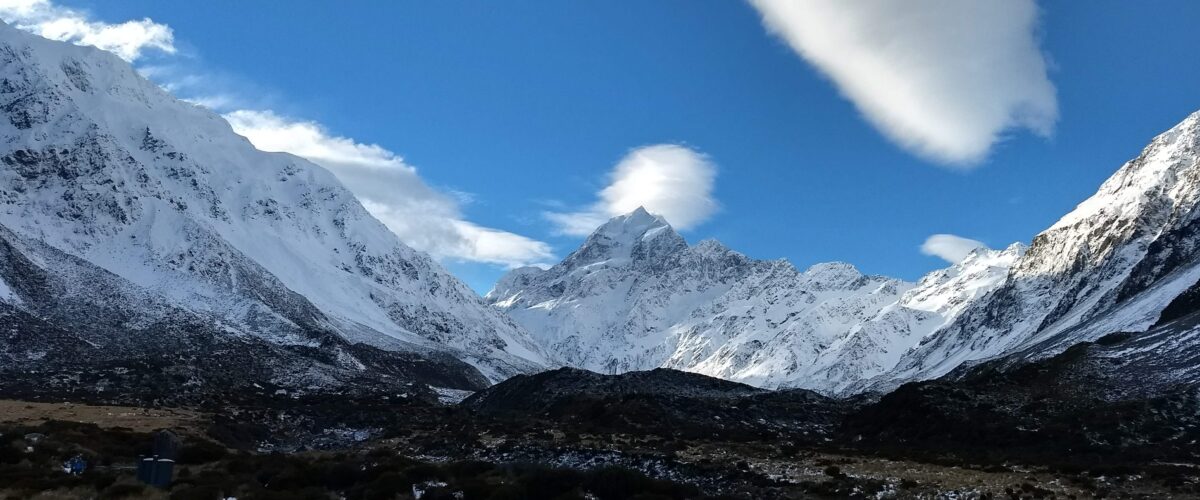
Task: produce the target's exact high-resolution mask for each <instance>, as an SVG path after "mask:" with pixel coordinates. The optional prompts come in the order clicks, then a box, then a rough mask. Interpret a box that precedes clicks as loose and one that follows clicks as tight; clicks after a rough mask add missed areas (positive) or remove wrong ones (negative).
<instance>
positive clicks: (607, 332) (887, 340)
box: [486, 113, 1200, 395]
mask: <svg viewBox="0 0 1200 500" xmlns="http://www.w3.org/2000/svg"><path fill="white" fill-rule="evenodd" d="M1198 150H1200V113H1198V114H1193V115H1191V116H1190V117H1188V118H1187V119H1186V120H1184V121H1183V122H1182V123H1180V124H1179V125H1177V126H1175V127H1174V128H1172V129H1171V130H1169V131H1167V132H1166V133H1164V134H1162V135H1160V136H1159V137H1157V138H1156V139H1154V141H1153V142H1152V143H1151V144H1150V146H1148V147H1147V148H1146V150H1145V151H1143V152H1142V154H1141V155H1139V156H1138V157H1137V158H1135V159H1134V160H1132V161H1130V162H1129V163H1127V164H1126V165H1125V166H1123V167H1121V169H1120V170H1119V171H1118V172H1117V173H1116V174H1115V175H1114V176H1113V177H1112V178H1110V179H1109V180H1108V181H1107V182H1105V183H1104V185H1103V186H1101V188H1100V191H1099V192H1098V193H1097V194H1096V195H1094V196H1093V197H1091V198H1089V199H1088V200H1086V201H1084V202H1083V203H1082V204H1080V205H1079V207H1078V208H1077V209H1076V210H1075V211H1073V212H1071V213H1070V214H1068V215H1066V216H1065V217H1063V218H1062V220H1060V221H1059V222H1058V223H1056V224H1055V225H1054V226H1053V227H1051V228H1050V229H1048V230H1046V231H1044V232H1042V233H1041V234H1039V235H1038V236H1037V237H1036V238H1034V240H1033V243H1032V244H1031V245H1030V246H1029V247H1028V248H1027V247H1025V246H1023V245H1021V244H1014V245H1012V246H1010V247H1008V248H1007V249H1005V250H1003V251H995V250H988V249H980V250H976V251H974V252H972V253H971V254H970V255H968V256H967V257H966V258H965V259H963V260H962V261H961V262H959V263H957V264H955V265H953V266H950V267H948V268H946V269H941V270H938V271H934V272H932V273H930V274H928V275H926V276H925V277H923V278H922V279H921V280H920V281H919V282H917V283H915V284H913V283H907V282H904V281H901V280H897V279H892V278H887V277H882V276H865V275H863V274H862V273H860V272H858V271H857V270H856V269H855V268H854V267H853V266H851V265H849V264H845V263H828V264H818V265H815V266H812V267H810V268H809V269H807V270H805V271H800V270H798V269H796V268H795V267H793V266H792V265H791V264H789V263H788V262H785V261H759V260H754V259H750V258H747V257H746V256H744V255H742V254H739V253H737V252H734V251H732V250H730V249H728V248H726V247H725V246H723V245H721V244H720V243H719V242H716V241H712V240H708V241H702V242H700V243H698V244H696V245H694V246H689V245H688V244H687V243H686V242H685V241H684V239H683V238H682V237H681V236H680V235H679V234H678V233H676V232H675V231H674V230H673V229H672V228H671V226H670V225H669V224H668V223H667V221H666V220H664V219H662V218H661V217H657V216H654V215H651V214H649V213H648V212H646V211H645V210H642V209H639V210H637V211H634V212H633V213H630V214H627V215H623V216H619V217H616V218H614V219H612V220H611V221H609V222H608V223H606V224H604V225H603V226H601V227H600V228H599V229H597V230H596V232H595V233H593V234H592V235H591V236H590V237H588V239H587V241H585V242H584V243H583V245H582V246H580V247H579V249H578V250H576V251H575V252H573V253H572V254H570V255H569V256H568V257H567V258H566V259H564V260H563V261H562V262H561V263H559V264H557V265H555V266H553V267H551V268H549V269H546V270H542V269H537V268H522V269H516V270H514V271H512V272H510V273H509V274H508V275H507V276H505V277H503V278H502V279H501V280H500V281H499V282H498V283H497V284H496V286H495V288H494V289H493V290H492V291H491V292H490V293H488V294H487V296H486V299H487V300H488V301H489V302H491V303H492V304H494V305H496V306H497V307H499V308H500V309H502V310H504V311H506V312H507V313H508V314H509V315H510V316H512V317H513V319H515V320H516V321H517V323H519V324H521V325H522V326H524V327H525V328H526V329H527V330H528V331H529V332H530V333H531V334H532V335H533V337H534V339H536V340H537V342H538V343H539V344H541V345H543V346H544V347H545V348H546V349H548V350H549V351H551V352H552V353H553V354H554V355H556V356H557V357H558V358H559V359H560V360H561V361H563V362H565V363H566V364H568V365H570V366H575V367H580V368H586V369H589V370H594V371H599V372H605V373H620V372H625V371H630V370H646V369H651V368H657V367H667V368H676V369H681V370H687V371H692V372H696V373H701V374H706V375H711V376H714V377H720V378H724V379H729V380H734V381H739V382H744V383H748V384H751V385H756V386H760V387H767V388H789V387H797V388H807V389H813V390H817V391H820V392H823V393H826V394H835V395H846V394H853V393H857V392H863V391H884V392H886V391H889V390H891V389H893V388H894V387H896V386H897V385H899V384H901V383H904V382H907V381H911V380H923V379H930V378H936V377H939V376H942V375H945V374H947V373H949V372H950V371H952V370H954V369H955V368H957V367H959V366H962V365H964V364H971V363H975V362H978V361H981V360H985V359H992V358H996V357H1000V356H1003V355H1007V354H1011V353H1016V352H1021V353H1022V355H1023V356H1025V357H1026V358H1027V359H1040V358H1044V357H1048V356H1051V355H1054V354H1057V353H1059V352H1062V351H1063V350H1065V349H1066V348H1068V347H1070V346H1072V345H1074V344H1077V343H1079V342H1083V341H1091V340H1095V339H1097V338H1099V337H1101V336H1103V335H1105V334H1108V333H1113V332H1121V331H1144V330H1146V329H1147V328H1149V327H1150V326H1151V325H1153V324H1154V323H1156V322H1157V321H1158V320H1159V317H1160V313H1161V312H1162V311H1163V309H1164V308H1166V307H1167V305H1168V303H1170V302H1171V301H1172V300H1173V299H1175V298H1176V297H1178V296H1180V295H1181V294H1183V293H1184V292H1185V291H1187V290H1189V289H1191V288H1192V287H1194V285H1195V284H1196V282H1197V279H1200V266H1198V265H1197V264H1198V263H1200V255H1198V254H1197V248H1198V247H1200V237H1198V232H1197V223H1196V219H1197V215H1198V213H1197V200H1198V199H1200V185H1198V179H1200V154H1198V153H1197V151H1198Z"/></svg>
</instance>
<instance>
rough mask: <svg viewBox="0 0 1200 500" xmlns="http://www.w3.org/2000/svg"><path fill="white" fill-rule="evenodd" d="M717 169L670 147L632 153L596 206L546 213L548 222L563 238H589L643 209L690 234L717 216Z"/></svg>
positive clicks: (614, 173)
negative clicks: (613, 220) (603, 226)
mask: <svg viewBox="0 0 1200 500" xmlns="http://www.w3.org/2000/svg"><path fill="white" fill-rule="evenodd" d="M716 176H717V168H716V166H715V165H713V163H712V162H711V161H709V159H708V157H707V156H705V155H703V154H700V153H697V152H696V151H693V150H691V149H688V148H686V147H683V146H677V145H674V144H658V145H653V146H645V147H641V148H638V149H635V150H633V151H631V152H630V153H629V154H628V155H626V156H625V158H624V159H622V160H621V162H620V163H618V164H617V166H616V167H615V168H614V169H613V171H612V172H611V173H610V174H609V184H608V186H607V187H605V188H604V189H603V190H601V191H600V193H598V196H597V197H598V198H599V199H598V200H597V201H596V202H595V203H593V204H592V205H591V206H589V207H587V208H586V209H583V210H579V211H575V212H548V213H546V217H547V218H548V219H549V220H550V221H551V222H553V223H554V224H555V225H557V226H558V230H559V231H560V232H562V233H564V234H570V235H575V236H584V235H587V234H590V233H591V232H592V231H594V230H595V229H596V228H597V227H598V226H600V225H601V224H603V223H604V221H606V220H608V219H609V218H611V217H613V216H617V215H621V214H625V213H629V212H632V211H633V210H634V209H636V208H638V207H645V208H646V210H648V211H650V212H651V213H654V214H657V215H662V216H663V217H665V218H666V219H667V222H670V223H671V225H672V226H674V227H676V228H678V229H689V228H692V227H695V226H696V225H698V224H700V223H702V222H704V221H706V220H708V218H709V217H710V216H712V214H713V213H715V212H716V211H717V206H718V205H717V201H716V199H714V198H713V194H712V190H713V183H714V181H715V179H716Z"/></svg>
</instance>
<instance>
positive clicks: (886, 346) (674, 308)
mask: <svg viewBox="0 0 1200 500" xmlns="http://www.w3.org/2000/svg"><path fill="white" fill-rule="evenodd" d="M1022 251H1023V247H1021V246H1019V245H1016V246H1013V247H1011V248H1009V249H1007V250H1005V251H991V250H986V249H982V250H979V251H977V252H975V253H973V254H971V255H970V256H969V257H968V258H966V259H964V261H963V262H962V263H960V264H958V265H956V266H953V267H951V268H949V269H945V270H942V271H938V272H935V273H932V274H930V275H929V276H927V277H926V278H925V279H923V280H921V282H920V283H917V284H915V285H914V284H912V283H907V282H904V281H901V280H896V279H891V278H886V277H881V276H866V275H863V274H862V273H860V272H859V271H858V270H857V269H855V268H854V266H852V265H850V264H846V263H827V264H818V265H815V266H812V267H810V268H809V269H807V270H805V271H799V270H797V269H796V268H795V267H793V266H792V265H791V264H790V263H788V262H786V261H782V260H780V261H759V260H753V259H750V258H748V257H746V256H744V255H742V254H740V253H737V252H734V251H732V250H730V249H728V248H726V247H725V246H724V245H722V244H720V243H719V242H717V241H715V240H706V241H702V242H700V243H698V244H696V245H694V246H688V244H687V243H686V241H684V239H683V238H682V237H681V236H680V235H679V234H678V233H676V232H675V231H674V230H673V229H672V228H671V227H670V225H669V224H668V223H667V222H666V221H665V220H663V219H662V218H661V217H657V216H654V215H651V214H649V213H647V212H646V211H645V210H644V209H638V210H636V211H634V212H632V213H630V214H627V215H623V216H619V217H616V218H614V219H612V220H611V221H609V222H608V223H606V224H604V225H603V226H601V227H600V228H598V229H597V230H596V232H595V233H593V234H592V235H591V236H590V237H588V239H587V240H586V241H585V242H584V243H583V245H582V246H580V248H579V249H578V250H576V251H575V252H574V253H572V254H571V255H570V256H568V257H567V258H566V259H564V260H563V262H562V263H560V264H558V265H556V266H554V267H552V268H550V269H548V270H541V269H535V268H523V269H517V270H514V271H512V272H510V273H509V274H508V275H506V276H505V277H503V278H502V279H501V280H500V281H499V282H498V283H497V285H496V287H495V289H493V290H492V291H491V292H490V293H489V294H488V295H487V297H486V299H487V300H489V301H490V302H492V303H493V304H495V305H496V306H497V307H499V308H501V309H503V310H505V311H507V312H508V313H509V315H511V316H512V317H513V318H514V319H515V320H516V321H517V322H518V323H520V324H521V325H523V326H524V327H525V328H526V329H527V330H529V331H530V332H531V333H532V334H533V335H534V337H535V338H536V339H537V340H538V341H539V342H540V343H542V344H543V345H545V346H546V348H547V349H549V350H550V351H552V352H554V353H555V354H556V355H557V356H558V357H559V358H560V359H561V360H562V361H563V362H565V363H567V364H569V365H571V366H575V367H579V368H585V369H589V370H593V371H598V372H603V373H620V372H627V371H633V370H646V369H652V368H658V367H666V368H675V369H681V370H687V371H693V372H696V373H702V374H706V375H711V376H716V377H720V378H725V379H729V380H735V381H739V382H744V383H748V384H751V385H756V386H760V387H770V388H776V387H801V388H808V389H814V390H819V391H822V392H827V393H836V392H839V391H841V390H842V389H843V388H845V387H846V386H848V385H850V384H853V383H855V382H857V381H860V380H862V379H863V378H865V377H869V376H873V375H877V374H879V373H882V372H883V371H885V370H887V369H889V368H891V367H892V366H893V365H894V364H895V362H896V361H897V360H898V359H899V357H900V355H901V354H902V353H903V352H904V351H905V350H906V349H908V348H909V347H911V346H912V345H914V344H915V343H916V342H917V341H919V340H920V339H921V338H923V337H924V336H926V335H928V334H930V333H931V332H932V331H934V330H935V329H936V328H938V327H940V326H941V325H943V324H944V323H946V322H947V321H949V320H950V319H951V318H952V317H953V316H954V315H955V314H957V313H958V312H959V311H961V310H962V308H963V307H964V306H965V304H966V303H968V302H969V301H970V300H971V299H973V298H975V297H977V296H979V295H982V294H984V293H986V292H987V291H989V290H990V289H991V288H992V287H994V286H996V285H997V284H999V282H1000V281H1001V277H1003V276H1004V275H1005V274H1006V273H1007V270H1008V267H1007V266H1008V265H1010V264H1011V263H1012V262H1013V261H1014V260H1015V258H1016V257H1017V256H1019V255H1020V254H1021V252H1022Z"/></svg>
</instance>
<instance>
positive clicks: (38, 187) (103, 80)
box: [0, 26, 551, 381]
mask: <svg viewBox="0 0 1200 500" xmlns="http://www.w3.org/2000/svg"><path fill="white" fill-rule="evenodd" d="M0 102H2V103H3V104H4V105H3V107H2V110H3V113H2V117H0V225H2V226H3V227H4V228H6V229H7V230H8V231H11V232H12V233H13V235H14V237H16V238H19V239H21V240H27V241H36V242H39V244H44V245H47V246H49V247H52V248H53V249H56V250H58V251H61V252H63V253H65V254H68V255H71V256H73V257H76V258H78V259H81V260H82V261H86V262H88V263H90V264H92V265H94V266H96V267H98V268H100V269H103V270H104V271H107V272H109V273H112V274H113V275H115V276H118V277H120V278H121V279H122V280H123V282H124V283H127V285H122V286H130V287H134V288H136V289H137V290H138V293H141V294H144V295H147V296H150V297H154V298H155V300H156V301H159V302H162V303H164V304H167V305H169V306H170V307H173V308H178V309H181V310H185V311H189V312H191V313H193V314H196V315H198V316H200V317H206V318H211V320H212V321H215V322H216V323H218V324H220V325H222V328H224V329H225V330H226V331H227V332H229V333H230V334H231V335H243V336H254V337H258V338H263V339H267V340H269V341H271V342H275V343H284V344H289V343H290V344H297V345H310V346H311V345H317V344H319V343H320V342H319V341H318V340H316V339H319V338H320V337H321V336H322V335H324V334H326V333H330V332H332V333H333V334H336V335H338V336H340V337H342V338H345V339H348V340H350V341H353V342H362V343H366V344H370V345H373V346H376V347H379V348H383V349H389V350H404V351H413V352H443V353H449V354H451V355H453V356H455V357H458V358H459V359H462V360H464V361H467V362H469V363H471V364H472V365H474V366H475V367H476V368H478V369H479V370H480V371H481V372H482V373H483V374H484V375H486V376H487V377H488V378H489V379H491V380H493V381H495V380H500V379H502V378H505V377H507V376H511V375H513V374H516V373H524V372H530V371H536V370H539V369H542V368H544V367H546V366H548V365H550V364H551V363H550V361H549V360H548V358H547V357H546V356H545V355H544V353H543V351H542V350H541V349H540V348H539V347H538V346H537V345H536V344H535V343H534V342H532V340H531V339H530V338H529V337H528V335H527V334H526V333H525V332H524V331H522V330H521V329H520V328H519V327H518V326H516V325H515V324H513V323H512V322H511V321H510V320H509V319H508V318H506V317H505V316H504V315H502V314H499V313H498V312H497V311H495V310H494V309H492V308H489V307H488V306H487V305H486V304H484V303H483V302H482V301H481V300H480V299H479V298H478V296H476V295H475V294H474V293H473V292H472V291H471V290H470V289H469V288H467V287H466V286H465V285H464V284H463V283H461V282H460V281H458V280H457V279H455V278H454V277H452V276H451V275H449V274H448V273H447V272H446V271H445V270H443V269H442V268H441V267H440V266H439V265H438V264H436V263H435V262H433V261H432V260H431V259H430V258H429V257H428V256H426V255H424V254H422V253H420V252H416V251H414V250H412V249H411V248H409V247H407V246H405V245H404V244H403V243H401V242H400V241H399V240H398V239H397V238H396V237H395V235H393V234H392V233H391V232H390V231H388V230H387V229H386V228H385V227H384V226H383V225H382V224H381V223H380V222H379V221H377V220H375V219H374V218H372V217H371V216H370V215H369V214H368V213H367V212H366V210H365V209H363V207H362V206H361V205H360V204H359V202H358V201H357V200H356V199H355V198H354V196H353V195H351V194H350V193H349V191H347V190H346V189H345V188H343V187H342V186H341V184H340V183H339V182H338V181H337V180H336V179H335V178H334V176H333V175H332V174H331V173H329V172H328V171H326V170H324V169H322V168H321V167H318V166H316V165H314V164H312V163H309V162H307V161H305V160H303V159H300V158H297V157H295V156H292V155H287V154H277V153H264V152H261V151H258V150H256V149H255V148H254V147H253V146H252V145H251V144H250V143H249V141H247V140H246V139H245V138H243V137H241V136H238V135H237V134H235V133H234V132H233V131H232V129H231V128H230V126H229V124H228V123H226V122H225V121H224V120H223V119H222V118H220V117H219V116H217V115H215V114H213V113H212V112H210V111H208V110H206V109H204V108H201V107H198V106H194V105H191V104H188V103H184V102H182V101H179V100H176V99H175V98H173V97H172V96H170V95H169V94H167V93H166V92H164V91H163V90H162V89H160V88H159V87H157V86H156V85H154V84H152V83H150V82H148V81H146V80H145V79H144V78H142V77H141V76H140V75H138V74H137V73H136V72H135V71H134V70H133V68H132V67H130V66H129V65H128V64H127V63H125V62H124V61H122V60H120V59H118V58H117V57H115V56H113V55H111V54H109V53H106V52H103V51H100V50H96V49H92V48H88V47H78V46H74V45H71V44H67V43H61V42H53V41H49V40H45V39H42V38H39V37H36V36H33V35H30V34H27V33H24V32H21V31H19V30H16V29H14V28H11V27H8V26H0ZM45 270H46V271H47V272H50V273H54V272H57V271H56V270H55V269H54V268H52V267H49V268H45ZM64 272H65V271H64ZM62 278H63V279H65V280H68V281H69V280H70V279H71V277H70V276H63V277H62ZM10 279H11V278H10V277H5V281H4V282H5V283H11V281H10ZM80 285H81V286H83V287H84V289H83V290H81V292H82V293H83V295H87V292H88V289H87V287H88V286H89V285H92V286H94V285H93V284H89V283H87V282H82V283H80ZM97 296H101V297H102V296H103V294H97ZM39 299H41V297H32V296H31V297H22V296H20V294H19V293H13V292H12V290H11V288H10V287H8V286H3V287H0V301H4V302H8V303H14V304H17V305H20V304H21V303H23V302H24V303H28V302H29V301H30V300H39ZM94 305H96V306H104V305H105V304H99V303H98V304H94ZM135 306H136V304H132V305H131V304H113V307H120V308H128V307H135ZM130 328H132V329H136V325H133V326H131V327H130ZM350 365H354V363H350Z"/></svg>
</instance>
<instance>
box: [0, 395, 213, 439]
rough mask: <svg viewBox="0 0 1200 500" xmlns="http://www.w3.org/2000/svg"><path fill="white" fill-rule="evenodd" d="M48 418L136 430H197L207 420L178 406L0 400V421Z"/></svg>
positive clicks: (17, 422) (22, 422)
mask: <svg viewBox="0 0 1200 500" xmlns="http://www.w3.org/2000/svg"><path fill="white" fill-rule="evenodd" d="M49 420H60V421H65V422H80V423H90V424H96V425H98V426H100V427H102V428H112V427H124V428H127V429H132V430H133V431H136V432H151V431H155V430H158V429H197V428H203V427H204V425H206V424H207V423H208V422H209V421H210V417H209V416H208V415H206V414H204V413H200V412H195V411H191V410H182V409H171V408H163V409H150V408H135V407H128V406H93V405H82V404H73V403H32V402H27V401H13V400H0V423H3V424H14V425H28V426H35V425H38V424H40V423H43V422H46V421H49Z"/></svg>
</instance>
